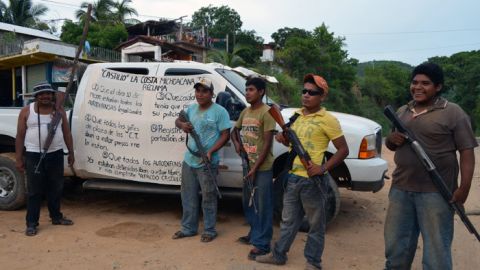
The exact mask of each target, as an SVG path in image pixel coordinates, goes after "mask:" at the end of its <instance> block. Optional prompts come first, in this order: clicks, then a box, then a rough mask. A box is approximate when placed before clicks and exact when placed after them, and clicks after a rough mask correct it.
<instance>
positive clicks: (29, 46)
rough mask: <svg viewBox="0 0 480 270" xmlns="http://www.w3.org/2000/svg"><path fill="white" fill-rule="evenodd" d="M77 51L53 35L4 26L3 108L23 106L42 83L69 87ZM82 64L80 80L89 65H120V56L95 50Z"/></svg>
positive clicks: (0, 57) (0, 34)
mask: <svg viewBox="0 0 480 270" xmlns="http://www.w3.org/2000/svg"><path fill="white" fill-rule="evenodd" d="M76 50H77V47H76V46H74V45H70V44H66V43H63V42H60V39H59V38H58V37H56V36H54V35H51V34H49V33H46V32H43V31H40V30H36V29H31V28H27V27H22V26H18V25H12V24H6V23H0V80H1V81H2V84H0V106H23V105H24V103H25V102H26V101H25V99H24V97H25V96H28V93H31V92H32V88H33V85H35V84H36V83H37V82H39V81H48V82H50V83H51V84H52V85H53V87H54V88H57V87H64V86H66V85H67V84H68V80H69V77H70V70H71V66H72V64H73V61H72V60H73V59H74V58H75V53H76ZM79 61H80V62H79V68H78V69H77V70H78V72H77V74H76V76H75V78H76V81H78V80H77V78H79V77H81V76H80V75H81V72H82V70H84V69H85V67H86V65H88V64H89V63H95V62H118V61H120V54H119V53H118V52H115V51H112V50H106V49H103V48H96V47H92V48H91V50H90V52H89V53H88V54H84V53H82V54H81V57H80V59H79ZM74 92H75V91H72V93H74Z"/></svg>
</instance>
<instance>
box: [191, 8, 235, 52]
mask: <svg viewBox="0 0 480 270" xmlns="http://www.w3.org/2000/svg"><path fill="white" fill-rule="evenodd" d="M242 24H243V23H242V20H241V19H240V15H239V14H238V13H237V12H236V11H235V10H234V9H232V8H230V7H228V6H220V7H214V6H212V5H209V6H208V7H202V8H200V9H199V10H197V11H195V12H194V13H193V15H192V22H191V23H190V27H192V28H197V29H198V28H201V27H202V26H204V27H205V29H206V31H207V33H208V36H209V37H214V38H225V37H226V35H227V34H228V35H229V47H230V48H232V47H233V36H234V34H235V33H237V32H239V31H240V28H241V27H242Z"/></svg>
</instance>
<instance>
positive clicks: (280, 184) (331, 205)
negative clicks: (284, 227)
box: [273, 174, 340, 232]
mask: <svg viewBox="0 0 480 270" xmlns="http://www.w3.org/2000/svg"><path fill="white" fill-rule="evenodd" d="M286 178H287V177H286V174H285V175H279V177H277V179H276V180H275V183H274V196H275V197H274V212H273V213H274V219H275V220H277V221H280V220H281V219H282V209H283V192H284V186H285V183H286V180H287V179H286ZM328 184H329V185H328V194H327V202H326V205H325V210H326V218H327V225H328V224H329V223H330V222H332V221H333V220H334V219H335V217H336V216H337V214H338V212H339V211H340V193H339V191H338V186H337V184H336V183H335V180H333V178H332V177H331V176H330V175H328ZM309 228H310V225H309V224H308V220H307V218H306V217H304V218H303V223H302V225H301V226H300V229H299V231H302V232H308V230H309Z"/></svg>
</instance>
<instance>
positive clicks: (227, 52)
mask: <svg viewBox="0 0 480 270" xmlns="http://www.w3.org/2000/svg"><path fill="white" fill-rule="evenodd" d="M225 40H226V43H225V44H226V48H227V53H228V34H227V38H226V39H225Z"/></svg>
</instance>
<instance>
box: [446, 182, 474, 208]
mask: <svg viewBox="0 0 480 270" xmlns="http://www.w3.org/2000/svg"><path fill="white" fill-rule="evenodd" d="M469 192H470V188H464V187H462V186H460V187H459V188H457V189H456V190H455V191H454V192H453V194H452V199H451V200H450V202H451V203H454V202H456V203H460V204H462V205H463V204H464V203H465V201H466V200H467V197H468V193H469Z"/></svg>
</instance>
